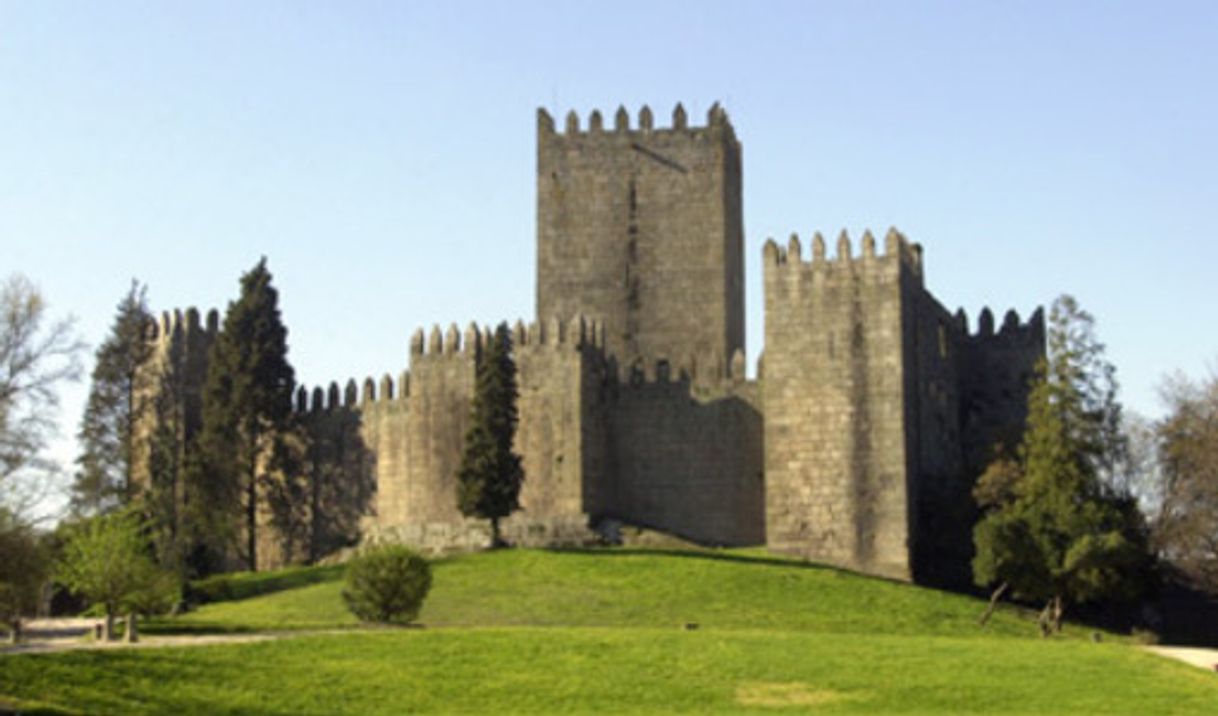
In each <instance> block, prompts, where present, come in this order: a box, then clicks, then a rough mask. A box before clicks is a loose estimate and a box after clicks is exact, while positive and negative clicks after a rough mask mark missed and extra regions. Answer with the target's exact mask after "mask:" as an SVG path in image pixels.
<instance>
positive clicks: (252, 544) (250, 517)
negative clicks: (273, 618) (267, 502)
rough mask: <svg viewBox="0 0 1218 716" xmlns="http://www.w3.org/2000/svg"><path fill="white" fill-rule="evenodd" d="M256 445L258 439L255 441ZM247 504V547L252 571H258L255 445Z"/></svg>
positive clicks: (256, 451) (256, 464) (256, 452)
mask: <svg viewBox="0 0 1218 716" xmlns="http://www.w3.org/2000/svg"><path fill="white" fill-rule="evenodd" d="M252 442H253V444H254V445H255V446H257V445H258V440H257V438H255V439H254V440H253V441H252ZM247 491H248V494H247V495H246V506H245V510H246V512H245V529H246V547H247V549H248V553H249V560H250V565H249V566H250V571H251V572H257V571H258V450H257V448H256V447H255V449H254V457H253V460H252V464H251V465H250V471H249V487H248V488H247Z"/></svg>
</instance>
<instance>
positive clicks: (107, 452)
mask: <svg viewBox="0 0 1218 716" xmlns="http://www.w3.org/2000/svg"><path fill="white" fill-rule="evenodd" d="M146 295H147V287H146V286H142V285H140V283H139V282H138V281H132V282H131V288H130V289H129V290H128V291H127V294H126V295H125V296H124V297H123V299H122V300H121V301H120V302H119V304H118V309H117V312H116V314H115V317H114V323H113V324H111V326H110V334H109V335H108V336H107V337H106V340H105V341H103V342H102V344H101V345H100V346H99V347H98V349H97V354H96V359H97V362H96V363H95V364H94V367H93V373H92V384H91V386H90V388H89V399H88V402H87V403H86V404H85V413H84V416H83V417H82V419H81V421H80V430H79V432H78V433H77V437H78V439H79V440H80V444H81V448H82V451H81V455H80V457H79V458H78V459H77V465H78V466H79V469H78V470H77V473H76V479H75V482H74V483H73V485H72V492H73V495H72V507H73V509H74V510H75V511H77V512H80V513H82V514H98V513H101V512H106V511H109V510H112V509H115V508H117V507H120V506H123V505H126V504H127V503H128V502H129V501H130V500H131V498H132V496H133V486H132V484H131V468H132V462H133V460H132V442H133V439H134V428H135V422H136V420H137V418H138V416H139V413H140V410H141V409H142V405H141V403H142V401H143V400H145V399H146V395H147V392H148V391H147V388H148V386H146V385H141V383H142V382H146V381H147V376H146V375H144V374H143V373H141V368H143V366H144V364H145V363H146V362H147V361H148V358H149V357H150V356H151V354H152V347H151V345H150V344H149V342H148V339H147V330H148V326H149V324H151V323H152V314H151V313H150V312H149V310H148V302H147V298H146Z"/></svg>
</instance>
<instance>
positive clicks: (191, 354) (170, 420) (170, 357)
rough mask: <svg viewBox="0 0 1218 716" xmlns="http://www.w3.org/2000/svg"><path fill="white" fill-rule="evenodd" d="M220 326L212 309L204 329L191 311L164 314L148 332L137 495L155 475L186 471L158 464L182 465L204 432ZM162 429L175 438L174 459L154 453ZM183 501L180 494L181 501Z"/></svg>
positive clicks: (135, 457) (139, 398)
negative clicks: (210, 362)
mask: <svg viewBox="0 0 1218 716" xmlns="http://www.w3.org/2000/svg"><path fill="white" fill-rule="evenodd" d="M219 321H220V319H219V315H218V314H217V313H216V311H215V310H211V311H208V313H207V322H206V324H203V323H202V322H201V321H200V319H199V311H198V310H197V309H195V308H188V309H186V311H185V312H182V311H173V312H172V313H170V312H165V313H162V314H161V316H160V320H158V321H156V322H154V323H153V324H151V325H150V326H149V327H148V336H147V337H148V341H149V344H150V347H151V351H150V355H149V358H148V362H147V363H145V364H144V366H143V367H142V368H141V369H140V371H139V374H138V375H137V376H136V379H135V386H136V399H135V425H134V428H133V433H134V434H133V437H132V449H133V454H132V458H131V470H132V473H131V480H132V483H133V486H134V488H135V489H136V490H137V491H142V490H145V489H147V488H148V487H149V485H150V484H151V481H152V479H153V475H154V473H156V472H158V471H165V470H166V468H168V469H174V470H176V469H180V467H181V465H180V464H174V465H169V466H166V465H158V464H157V463H158V461H160V462H164V461H165V460H175V461H176V460H180V458H181V447H182V446H183V445H184V444H185V443H186V441H187V440H189V439H191V438H193V437H194V435H195V433H196V432H197V431H198V429H199V427H200V416H201V414H202V404H203V384H204V382H205V381H206V380H207V354H208V351H209V350H211V344H212V343H213V342H214V341H215V339H216V335H217V334H218V333H219ZM158 430H160V431H167V432H162V436H163V437H168V438H171V442H172V443H173V445H171V446H170V450H171V454H163V453H162V454H154V445H156V436H155V435H154V434H155V433H156V432H157V431H158ZM182 497H183V496H182V495H180V494H179V495H178V500H179V502H180V500H181V499H182Z"/></svg>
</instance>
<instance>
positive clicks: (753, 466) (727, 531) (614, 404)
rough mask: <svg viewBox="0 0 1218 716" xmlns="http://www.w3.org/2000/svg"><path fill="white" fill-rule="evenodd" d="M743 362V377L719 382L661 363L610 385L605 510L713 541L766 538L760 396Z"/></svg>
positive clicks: (744, 541)
mask: <svg viewBox="0 0 1218 716" xmlns="http://www.w3.org/2000/svg"><path fill="white" fill-rule="evenodd" d="M740 363H741V365H740V366H739V368H738V371H739V372H738V374H737V375H739V377H737V378H735V379H730V378H723V379H721V380H719V381H717V382H716V383H715V384H714V385H707V384H699V383H695V382H693V381H691V379H690V377H689V376H688V375H672V374H670V373H669V371H668V370H667V369H665V368H664V367H661V368H660V370H658V371H657V374H656V375H655V376H654V377H653V378H652V379H647V378H646V377H645V376H644V377H636V379H634V380H630V379H627V380H626V381H625V382H623V383H621V384H619V383H617V382H616V381H614V382H613V383H612V384H611V385H610V386H609V392H608V398H607V401H608V421H609V429H608V441H609V453H610V455H611V458H610V459H611V461H612V469H611V471H610V472H611V477H610V479H609V482H608V484H607V486H606V487H607V491H608V500H607V501H606V503H605V505H604V508H603V509H602V510H601V512H600V516H604V517H613V518H616V519H619V520H623V521H626V522H629V523H632V524H636V525H642V526H646V527H652V528H655V529H660V530H663V531H666V532H670V533H673V534H675V535H678V536H681V537H684V538H687V539H691V540H694V541H698V542H702V543H707V544H719V545H757V544H764V543H765V484H764V466H763V459H764V454H765V453H764V446H763V440H764V435H763V429H762V417H761V416H762V411H761V405H760V402H761V396H760V389H759V386H758V384H757V383H756V382H746V381H745V380H744V378H743V375H740V374H742V373H743V372H744V371H743V361H741V362H740ZM707 382H709V381H707Z"/></svg>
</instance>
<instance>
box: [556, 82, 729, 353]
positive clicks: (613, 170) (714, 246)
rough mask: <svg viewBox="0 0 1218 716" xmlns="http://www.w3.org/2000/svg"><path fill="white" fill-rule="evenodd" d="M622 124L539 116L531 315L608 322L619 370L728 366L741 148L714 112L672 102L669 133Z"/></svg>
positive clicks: (621, 117)
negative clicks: (700, 114)
mask: <svg viewBox="0 0 1218 716" xmlns="http://www.w3.org/2000/svg"><path fill="white" fill-rule="evenodd" d="M629 123H630V118H629V117H628V116H627V114H626V111H625V110H624V109H621V110H619V111H618V114H617V116H616V118H615V123H614V124H615V126H614V128H613V129H611V130H610V129H605V128H604V127H603V126H602V124H603V120H602V119H601V115H600V113H599V112H593V113H592V115H591V116H590V117H589V122H588V126H587V127H586V128H585V129H583V130H581V128H580V126H579V119H578V117H577V116H576V115H575V114H574V113H571V114H570V115H568V117H567V125H566V131H565V133H558V132H556V131H555V129H554V122H553V120H552V119H551V118H550V116H549V114H547V113H546V112H545V110H539V112H538V130H537V315H538V317H539V319H541V320H549V319H550V317H552V316H564V317H565V316H573V315H577V314H584V315H589V316H596V317H598V318H600V319H603V320H604V321H605V324H606V329H607V330H606V349H607V352H608V353H609V354H610V355H612V356H614V357H616V359H617V361H618V363H619V364H620V365H622V366H624V367H629V366H632V365H634V364H635V363H636V362H641V363H644V364H646V363H653V362H654V361H656V360H668V361H669V362H670V363H671V364H673V365H676V364H677V363H687V362H690V361H691V360H692V358H691V357H694V356H696V357H698V358H699V359H705V357H707V356H711V355H717V356H718V357H719V360H724V359H726V358H727V357H728V356H731V355H732V354H733V353H734V352H735V351H736V350H737V349H740V348H743V347H744V273H743V255H744V254H743V223H742V215H741V199H740V192H741V178H740V144H739V143H738V142H737V141H736V137H735V133H734V132H733V130H732V127H731V124H730V123H729V122H728V120H727V115H726V113H725V112H724V111H723V110H722V109H720V108H719V107H718V105H716V106H715V107H714V108H712V110H711V111H710V113H709V115H708V118H707V126H706V127H698V128H692V127H689V126H688V125H687V120H686V117H685V110H684V109H682V108H681V107H680V106H679V105H678V107H677V110H676V111H675V112H674V114H673V126H672V127H671V128H664V129H660V128H656V127H654V126H653V123H652V118H651V111H650V110H649V109H647V108H644V109H643V111H642V112H641V113H640V117H639V127H638V128H637V129H630V127H629Z"/></svg>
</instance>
